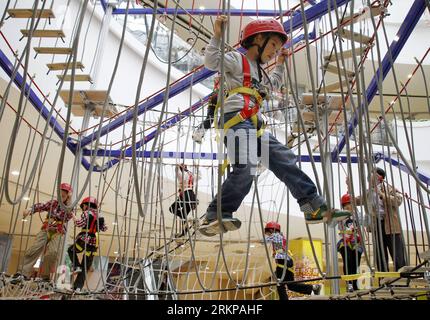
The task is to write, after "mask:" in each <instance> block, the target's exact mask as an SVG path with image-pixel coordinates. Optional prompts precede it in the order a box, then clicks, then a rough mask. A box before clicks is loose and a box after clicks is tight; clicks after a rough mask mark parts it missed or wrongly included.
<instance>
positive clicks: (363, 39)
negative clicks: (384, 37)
mask: <svg viewBox="0 0 430 320" xmlns="http://www.w3.org/2000/svg"><path fill="white" fill-rule="evenodd" d="M339 35H340V36H341V37H342V38H344V39H349V40H352V37H353V36H354V42H359V43H362V44H368V43H369V42H370V41H371V40H372V37H369V36H367V35H365V34H362V33H358V32H351V31H350V30H348V29H345V28H342V29H341V30H340V31H339Z"/></svg>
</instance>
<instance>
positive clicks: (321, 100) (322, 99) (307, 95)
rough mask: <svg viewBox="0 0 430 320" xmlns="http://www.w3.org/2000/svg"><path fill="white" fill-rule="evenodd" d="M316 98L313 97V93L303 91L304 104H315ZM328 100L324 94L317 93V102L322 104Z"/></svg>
mask: <svg viewBox="0 0 430 320" xmlns="http://www.w3.org/2000/svg"><path fill="white" fill-rule="evenodd" d="M313 99H314V98H313V95H312V93H303V94H302V104H305V105H313V103H314V100H313ZM325 101H326V100H325V97H324V95H323V94H319V95H317V104H322V103H324V102H325Z"/></svg>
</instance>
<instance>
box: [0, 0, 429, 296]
mask: <svg viewBox="0 0 430 320" xmlns="http://www.w3.org/2000/svg"><path fill="white" fill-rule="evenodd" d="M206 2H207V1H206ZM236 2H238V3H237V4H235V6H236V7H233V6H232V7H228V5H227V3H226V2H225V1H219V2H217V3H214V4H213V5H212V6H213V8H208V7H207V5H208V4H207V3H204V1H194V0H193V1H192V4H191V2H190V4H189V5H190V7H189V8H188V9H187V5H186V4H185V3H184V4H183V3H182V2H180V1H177V0H171V1H166V2H165V4H164V6H162V5H161V4H155V3H154V2H151V1H136V2H135V1H121V2H120V3H119V4H118V5H117V6H115V7H111V6H109V5H107V4H106V1H88V0H83V1H80V2H74V1H60V0H55V1H54V0H52V1H27V0H19V1H15V3H14V4H13V5H12V4H11V3H10V1H8V2H7V3H3V4H1V6H0V8H1V9H0V12H2V15H1V16H2V18H1V21H0V34H1V36H2V39H1V47H0V50H1V52H0V53H1V55H0V60H1V66H2V69H3V71H2V79H1V82H0V84H1V85H0V95H1V104H0V126H1V136H2V137H4V139H3V142H4V143H2V144H1V145H0V159H1V163H2V164H3V166H2V178H1V179H2V180H1V187H0V188H1V189H0V192H1V193H0V211H1V218H0V232H1V235H0V241H1V244H2V246H1V247H0V248H4V249H1V250H2V251H1V253H2V254H1V260H0V261H1V267H2V270H1V271H2V272H3V273H2V274H1V276H0V277H1V279H0V297H1V298H2V299H151V300H156V299H234V300H236V299H252V300H259V299H265V300H267V299H278V298H279V295H280V293H279V292H280V291H279V290H278V289H279V288H280V287H283V286H285V285H286V287H287V288H288V289H289V290H288V296H289V298H290V299H308V298H312V299H317V298H319V299H345V298H347V299H355V298H360V299H366V298H369V299H418V298H419V297H422V296H426V295H427V296H428V293H429V279H430V276H429V268H430V265H429V262H428V261H429V259H430V256H429V254H428V250H429V239H430V233H429V224H428V216H429V215H428V214H429V210H430V196H429V186H428V184H429V181H430V179H429V178H428V177H429V174H430V167H429V165H428V158H427V159H426V158H425V155H424V154H425V151H427V150H422V149H423V148H422V146H421V144H420V143H422V141H421V140H422V137H423V136H425V134H424V135H423V133H422V131H424V130H427V131H428V127H429V123H428V117H429V115H430V103H429V99H428V96H429V94H428V88H427V79H428V75H429V70H428V52H429V50H430V48H429V47H428V46H427V47H426V46H425V44H422V45H421V46H420V47H419V48H416V51H415V53H416V55H417V58H415V60H414V63H413V64H411V63H410V64H409V65H401V66H397V65H396V64H394V63H395V61H396V58H397V55H398V54H399V51H401V50H402V48H403V46H405V48H407V47H408V45H411V43H413V42H414V41H416V39H417V38H418V37H414V34H412V35H411V31H409V32H408V31H407V30H408V27H410V26H412V30H413V28H414V27H415V25H416V23H417V21H418V19H419V18H420V16H421V15H422V14H423V12H424V11H425V12H426V13H425V15H426V14H427V15H428V4H427V3H426V1H419V0H417V1H415V2H414V4H413V6H412V7H411V9H410V11H409V12H408V13H404V14H406V16H405V17H404V22H403V24H401V26H400V29H399V30H398V33H396V35H394V36H393V34H394V33H393V30H392V29H389V28H391V27H389V26H388V24H386V23H385V20H386V19H387V17H388V15H389V13H390V11H391V10H393V12H398V11H399V9H398V8H397V7H396V4H390V2H389V1H373V2H370V1H355V3H354V1H346V2H345V1H332V2H327V1H317V2H315V1H291V3H290V1H274V2H273V7H272V8H270V10H269V9H267V10H266V9H261V5H260V8H259V7H258V5H256V6H254V7H251V8H250V9H251V10H253V11H255V12H254V15H255V16H257V17H258V18H259V19H267V18H269V17H272V18H276V19H277V20H278V21H280V22H281V23H283V25H284V28H285V30H286V32H287V34H288V37H289V41H288V42H287V44H286V45H285V46H286V47H287V49H288V50H289V51H288V55H287V57H286V60H285V63H284V72H283V75H282V83H283V85H282V87H280V88H277V89H276V88H270V90H269V91H268V92H267V98H266V100H265V101H264V103H263V105H262V106H261V108H260V110H261V111H262V114H263V115H265V116H266V118H267V125H266V129H265V131H266V132H270V133H271V134H272V135H273V136H274V137H275V138H276V139H277V140H278V141H279V142H280V143H281V144H283V145H286V146H288V147H289V148H290V149H291V150H292V151H293V152H294V153H295V155H296V156H297V159H298V162H297V165H298V166H299V167H300V168H301V169H302V170H303V171H304V172H306V173H307V174H308V175H309V177H310V178H311V180H313V181H314V182H315V185H316V187H317V189H318V192H319V194H321V195H322V196H323V197H324V199H325V201H326V202H327V203H328V206H329V207H331V208H339V207H340V205H341V198H342V195H344V194H346V193H348V194H349V195H350V197H351V198H352V199H354V200H351V201H350V206H351V208H350V209H349V210H350V211H351V212H352V215H351V218H350V221H351V222H345V221H344V222H340V223H335V222H331V223H324V224H317V225H309V224H305V222H304V219H303V214H302V213H301V211H300V206H299V205H298V204H297V203H296V201H295V199H294V197H293V196H292V195H291V193H290V190H289V189H288V188H287V187H286V185H285V184H284V183H283V182H281V181H280V180H279V179H278V178H277V177H276V176H275V174H274V173H273V172H271V171H270V170H269V169H268V168H266V167H265V166H264V165H263V164H261V163H259V165H258V167H257V170H256V174H255V177H254V179H253V183H252V187H251V190H250V192H249V193H248V194H247V196H246V197H245V198H244V200H243V202H242V204H241V206H240V207H239V209H238V210H237V212H235V213H234V217H235V218H237V219H240V221H241V223H242V225H241V227H240V228H239V229H238V230H236V231H230V232H226V233H222V234H221V235H217V236H215V237H208V236H205V235H204V234H202V233H201V232H199V230H200V228H201V226H202V224H203V223H204V216H205V214H204V213H205V212H206V208H207V206H208V205H209V203H210V202H211V201H212V199H213V198H214V196H215V195H216V194H217V193H218V191H219V190H221V189H219V187H220V185H221V183H222V181H225V179H227V177H228V175H229V174H230V173H231V170H232V168H231V166H230V167H228V168H227V171H226V172H223V170H220V169H221V163H222V159H220V154H221V153H219V150H218V149H219V148H218V147H219V146H220V143H219V139H217V135H218V133H217V132H216V130H215V129H213V128H212V129H207V130H206V132H205V134H204V138H201V139H203V142H202V143H198V141H197V142H196V139H195V132H196V130H197V129H198V128H201V123H202V122H204V121H205V119H207V118H206V117H207V112H208V110H209V108H210V106H209V104H211V96H212V95H213V91H214V81H215V79H216V78H221V81H220V83H221V84H220V86H221V89H220V92H222V89H223V88H224V83H223V81H222V80H223V79H225V74H223V72H222V71H221V72H220V74H218V75H217V74H215V75H214V72H210V71H209V70H208V69H205V68H204V67H203V62H204V54H205V47H206V46H207V44H208V43H209V42H210V39H211V37H212V36H213V23H214V21H215V19H216V17H217V16H219V15H220V14H223V15H226V16H227V17H228V19H227V20H228V23H227V24H226V25H225V30H224V31H225V34H223V38H222V40H223V42H222V48H225V49H226V51H232V50H240V49H239V47H240V46H239V45H238V44H237V43H235V41H236V40H237V39H238V37H239V34H238V31H237V30H240V29H242V28H243V26H245V25H246V24H247V23H248V22H249V21H251V19H250V18H249V17H248V11H249V9H247V8H246V7H245V6H244V1H236ZM341 2H342V3H341ZM337 3H339V6H337ZM340 3H341V4H340ZM345 3H346V4H345ZM229 4H230V2H229ZM154 6H155V7H154ZM205 7H206V8H205ZM20 9H27V10H21V11H20ZM36 9H37V10H36ZM139 10H140V11H139ZM309 10H311V11H312V10H315V11H317V10H318V14H317V16H318V17H317V18H316V19H313V18H312V15H310V14H308V13H309V12H311V11H309ZM210 11H212V13H210ZM214 11H216V13H213V12H214ZM54 13H55V14H54ZM293 16H300V17H301V23H300V25H298V26H297V25H294V26H293V22H292V20H293V19H292V18H293ZM424 17H425V16H424ZM295 23H296V22H295ZM399 25H400V24H399ZM387 30H388V31H389V32H387ZM405 30H406V31H405ZM395 31H397V30H395ZM112 32H113V33H112ZM417 32H418V31H417ZM420 32H421V31H420ZM126 35H127V36H126ZM128 37H131V38H130V39H127V38H128ZM409 37H410V38H412V39H410V40H408V38H409ZM408 41H409V42H408ZM399 43H402V45H399ZM106 48H111V49H109V52H108V51H107V50H106ZM33 50H35V51H34V52H36V53H37V54H36V56H34V52H33ZM136 55H138V58H136ZM221 59H224V55H222V58H221ZM137 65H138V67H137ZM274 67H275V61H270V62H268V63H267V64H265V65H263V72H267V73H269V72H271V71H273V69H274ZM47 71H48V72H47ZM405 74H407V75H408V76H407V79H404V75H405ZM386 76H387V78H385V77H386ZM402 77H403V78H402ZM384 79H385V80H384ZM160 83H161V85H160ZM160 86H161V87H160ZM417 88H418V89H417ZM412 91H413V92H412ZM411 92H412V93H411ZM220 98H221V96H218V99H219V100H222V101H224V100H223V99H224V98H222V99H220ZM219 112H222V110H220V111H219ZM423 141H424V140H423ZM224 151H225V150H224ZM224 151H222V152H223V153H224ZM427 152H428V151H427ZM423 155H424V156H423ZM184 165H186V166H187V169H186V170H185V169H183V168H184ZM376 167H379V168H380V169H383V170H384V172H385V174H384V179H383V180H384V182H383V183H382V185H383V186H384V187H383V188H384V189H383V190H382V191H381V190H379V189H378V190H376V186H375V185H374V184H372V179H373V178H374V172H375V170H376ZM181 168H182V169H181ZM181 170H182V171H181ZM181 172H182V175H181ZM178 177H179V178H178ZM62 183H68V184H69V185H70V186H71V188H72V189H73V192H69V193H68V194H67V192H66V195H64V198H65V199H67V200H65V201H57V199H63V198H62V192H63V191H64V190H65V189H64V186H63V185H62ZM378 188H381V187H378ZM378 192H379V193H378ZM384 192H385V194H383V193H384ZM381 193H382V194H381ZM371 194H379V195H380V197H381V199H383V198H384V199H388V200H386V201H388V202H385V206H391V207H394V208H395V209H393V210H394V211H395V215H396V221H400V222H399V223H400V224H399V228H400V229H399V230H400V231H398V232H393V233H390V232H388V233H386V231H383V230H382V229H384V228H385V227H386V226H385V225H381V221H384V220H383V219H382V220H381V219H379V218H377V217H378V216H377V215H376V216H375V214H373V213H375V212H383V211H384V208H382V209H381V210H382V211H378V210H379V209H380V208H381V207H380V205H381V204H380V203H379V204H378V202H376V207H375V202H374V200H373V198H371V197H372V196H371ZM87 196H91V197H95V198H96V199H97V203H98V207H97V209H94V210H93V211H91V210H90V209H91V206H90V202H85V201H84V202H82V201H83V200H82V199H83V198H85V197H87ZM186 197H191V198H187V199H188V200H189V201H190V202H189V203H186V201H188V200H184V199H185V198H186ZM54 202H55V205H54V204H53V203H54ZM394 202H396V203H397V202H398V205H395V203H394ZM47 203H49V205H47ZM82 204H84V205H85V206H82ZM382 205H384V204H382ZM53 206H55V208H53ZM54 209H55V210H54ZM81 209H82V210H81ZM375 210H376V211H375ZM53 211H55V212H56V214H58V215H55V216H54V215H53V213H52V212H53ZM23 212H24V213H26V214H24V215H23ZM61 212H62V214H60V213H61ZM175 213H176V214H175ZM72 215H74V216H75V217H76V218H75V219H72ZM101 217H102V218H103V220H100V218H101ZM91 219H93V220H91ZM54 220H55V221H54ZM73 220H78V222H76V221H75V223H74V221H73ZM53 221H54V222H53ZM79 221H80V222H79ZM269 221H273V222H277V223H279V224H280V225H281V229H282V233H283V235H284V236H285V240H286V241H285V245H284V247H283V248H282V249H283V251H284V252H286V253H288V255H289V256H290V257H292V259H293V261H294V265H293V266H289V267H288V266H285V267H282V268H280V267H279V261H278V263H277V261H276V259H274V257H275V252H274V250H273V248H272V244H271V243H269V242H267V241H266V240H265V239H266V238H265V237H267V235H265V225H266V224H267V223H268V222H269ZM79 223H80V224H79ZM41 225H42V230H41ZM52 226H54V228H56V229H55V230H53V229H52ZM63 226H67V228H66V227H65V228H64V230H63V229H62V228H63ZM91 228H96V229H94V230H97V231H96V232H92V233H91V232H90V229H91ZM60 229H61V231H60ZM90 233H91V235H90V236H89V234H90ZM88 237H90V238H91V237H92V238H91V240H88V239H90V238H88ZM77 239H81V240H79V241H83V242H78V240H77ZM83 239H87V240H88V241H87V240H83ZM351 239H353V240H352V242H351ZM354 239H355V240H354ZM357 239H361V240H360V241H359V242H360V243H359V244H358V245H357V243H356V242H357ZM91 241H94V242H91ZM354 241H356V242H354ZM38 243H39V245H38ZM387 248H388V250H389V252H388V251H387ZM384 250H385V251H384ZM77 253H79V255H76V254H77ZM388 253H389V254H388ZM76 257H77V259H78V260H76ZM76 263H78V264H79V266H77V265H76ZM346 264H348V265H349V268H352V269H348V268H346V266H345V265H346ZM345 268H346V269H345ZM85 270H87V271H85ZM279 270H281V271H282V272H281V274H279V272H280V271H279ZM291 275H292V276H291ZM398 284H401V285H403V286H404V287H403V289H402V287H399V286H398ZM321 286H322V291H321ZM300 288H301V289H300ZM311 294H312V295H311Z"/></svg>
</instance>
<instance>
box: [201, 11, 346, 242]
mask: <svg viewBox="0 0 430 320" xmlns="http://www.w3.org/2000/svg"><path fill="white" fill-rule="evenodd" d="M226 22H227V17H225V16H219V17H218V18H217V19H216V22H215V26H214V36H213V38H212V39H211V41H210V43H209V45H208V46H207V48H206V53H205V66H206V67H207V68H208V69H210V70H213V71H220V70H221V59H222V58H223V55H224V58H223V59H224V71H225V85H226V89H227V91H228V96H227V97H226V98H225V101H224V105H223V106H221V107H222V108H223V110H224V128H223V129H224V133H225V137H226V139H225V140H224V143H225V144H226V147H227V154H228V158H229V160H230V164H231V167H232V172H230V174H229V175H228V177H227V179H226V180H225V181H224V183H223V184H222V188H221V195H217V196H216V197H215V198H214V199H213V201H212V202H211V203H210V204H209V207H208V209H207V211H206V217H205V219H204V220H203V221H202V225H201V227H200V229H199V230H200V232H201V233H202V234H204V235H206V236H214V235H216V234H218V233H220V232H227V231H233V230H237V229H239V228H240V226H241V221H240V220H239V219H237V218H234V217H233V213H234V212H235V211H237V209H238V208H239V206H240V205H241V203H242V201H243V199H244V198H245V196H246V195H247V194H248V192H249V190H250V189H251V186H252V182H253V180H254V176H255V171H256V170H255V168H256V167H257V165H258V161H257V160H258V159H257V156H258V153H260V154H259V156H261V158H262V162H263V165H264V166H266V167H267V168H268V169H269V170H271V171H272V172H273V173H274V174H275V175H276V177H278V179H280V180H281V181H282V182H284V183H285V184H286V186H287V187H288V188H289V190H290V192H291V194H292V195H293V196H294V197H295V198H296V199H297V202H298V203H299V205H300V208H301V210H302V211H303V213H304V215H305V220H306V223H322V222H329V221H331V220H333V221H341V220H343V219H346V218H347V217H348V216H349V215H350V213H349V212H347V211H338V210H330V208H328V207H327V205H326V202H325V200H324V198H323V197H321V196H320V195H318V193H317V188H316V186H315V184H314V183H313V181H312V180H311V179H310V178H309V177H308V176H307V175H306V174H305V173H304V172H303V171H302V170H301V169H300V168H299V167H298V166H297V165H296V161H297V158H296V156H295V154H294V153H293V152H292V151H291V150H290V149H288V147H286V146H285V145H283V144H281V143H280V142H279V141H278V140H277V139H276V138H275V137H274V136H273V135H272V134H271V133H269V132H268V131H264V123H263V121H262V117H261V113H260V112H259V108H260V107H261V104H262V100H263V97H262V95H263V96H264V95H265V94H266V93H267V88H270V90H272V88H277V89H279V88H280V86H281V84H282V75H283V72H284V61H285V56H286V55H287V53H288V51H287V49H285V48H282V47H283V45H284V44H285V42H286V41H287V34H286V33H285V30H284V28H283V26H282V25H281V24H280V23H279V22H278V21H276V20H274V19H267V20H255V21H252V22H250V23H249V24H248V25H247V26H245V28H244V29H243V31H242V33H241V41H240V43H241V45H242V47H243V48H245V49H247V52H246V54H245V55H243V54H241V53H239V52H228V53H226V54H224V53H223V52H221V50H220V45H221V34H222V25H223V24H225V23H226ZM278 54H279V56H278V59H277V62H276V67H275V68H274V70H273V72H272V73H271V75H270V77H269V76H268V75H267V74H266V73H265V72H264V70H263V69H262V67H261V65H262V64H264V63H268V62H269V61H271V60H273V59H274V58H275V57H276V56H277V55H278ZM263 74H264V77H263ZM215 125H217V122H215ZM252 135H256V136H257V138H258V139H257V138H256V140H257V143H256V144H257V146H256V147H254V148H250V149H251V150H248V144H250V142H251V138H250V137H251V136H252ZM254 137H255V136H254ZM263 150H264V151H265V153H264V154H263ZM218 196H221V206H222V207H221V208H220V210H221V213H222V225H219V223H218V219H217V197H218Z"/></svg>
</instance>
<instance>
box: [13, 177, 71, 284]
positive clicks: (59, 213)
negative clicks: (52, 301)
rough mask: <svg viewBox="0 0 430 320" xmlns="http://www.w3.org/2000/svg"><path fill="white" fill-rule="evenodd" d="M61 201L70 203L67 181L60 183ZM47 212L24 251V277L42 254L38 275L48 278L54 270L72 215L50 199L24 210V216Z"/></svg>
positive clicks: (26, 276) (69, 190)
mask: <svg viewBox="0 0 430 320" xmlns="http://www.w3.org/2000/svg"><path fill="white" fill-rule="evenodd" d="M60 189H61V202H62V203H63V204H64V205H70V202H71V197H72V192H73V189H72V187H71V186H70V184H68V183H62V184H61V185H60ZM43 211H46V212H48V214H47V216H46V218H45V220H44V222H43V225H42V229H41V230H40V231H39V233H38V234H37V235H36V239H35V241H34V243H33V245H32V246H31V248H30V249H28V250H27V251H26V252H25V255H24V261H23V268H22V276H23V278H24V279H28V278H30V276H31V274H32V272H33V266H34V264H35V263H36V261H37V259H38V258H39V257H40V255H42V254H43V261H42V263H41V264H40V266H41V267H40V269H39V276H40V277H41V278H42V279H44V280H49V279H50V273H51V272H55V264H56V262H57V257H58V249H59V248H61V243H62V242H63V235H64V234H65V233H66V226H67V222H68V221H69V220H70V219H71V218H72V217H73V212H72V211H69V212H66V211H65V210H63V208H61V206H60V203H59V201H58V200H51V201H48V202H45V203H36V204H34V205H33V206H32V207H31V208H29V209H27V210H25V211H24V213H23V216H24V218H25V217H27V216H28V215H32V214H34V213H35V212H43ZM19 276H21V273H16V274H15V275H14V278H19Z"/></svg>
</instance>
